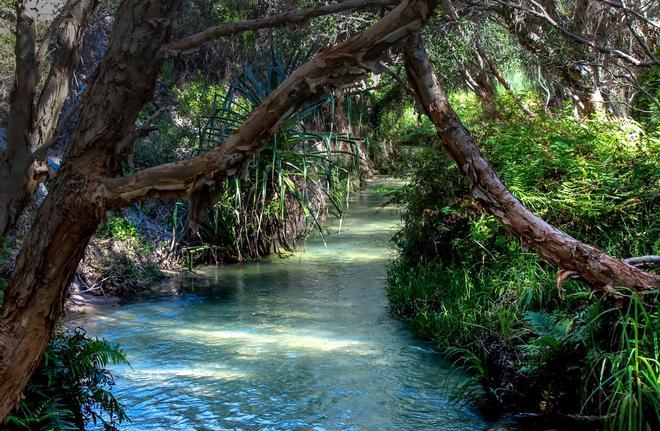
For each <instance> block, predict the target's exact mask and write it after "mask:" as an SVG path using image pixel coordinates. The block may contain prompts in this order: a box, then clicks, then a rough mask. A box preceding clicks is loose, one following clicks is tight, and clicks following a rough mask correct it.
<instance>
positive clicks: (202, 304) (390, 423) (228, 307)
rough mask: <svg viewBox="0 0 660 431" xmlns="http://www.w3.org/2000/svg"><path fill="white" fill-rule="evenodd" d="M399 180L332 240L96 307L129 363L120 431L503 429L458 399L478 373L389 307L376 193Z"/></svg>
mask: <svg viewBox="0 0 660 431" xmlns="http://www.w3.org/2000/svg"><path fill="white" fill-rule="evenodd" d="M392 184H393V183H392V181H391V180H386V179H384V178H376V179H375V180H373V181H371V182H370V183H369V185H368V187H366V188H365V189H364V190H363V191H361V192H359V193H356V194H354V196H353V198H352V199H351V201H350V207H349V210H348V212H347V215H346V216H345V218H344V220H343V223H342V228H341V232H340V233H338V234H332V235H327V236H326V237H325V243H326V244H325V245H324V241H323V239H321V238H317V239H311V240H308V241H307V243H306V244H305V247H304V248H305V250H304V251H303V252H300V253H296V254H295V255H293V256H292V257H290V258H288V259H280V258H278V257H272V258H267V259H264V260H262V261H260V262H257V263H247V264H238V265H223V266H220V267H201V268H196V269H195V273H196V274H195V275H194V276H190V275H188V276H181V277H177V278H174V279H171V280H169V281H168V282H167V283H165V284H164V285H163V288H162V293H161V294H159V295H157V296H155V297H153V298H149V299H144V300H140V301H139V302H137V303H133V304H128V305H122V306H115V307H109V306H108V307H101V308H98V309H96V310H94V312H93V314H92V315H90V316H88V318H87V322H86V324H85V326H86V328H87V330H88V332H89V333H90V334H92V335H96V336H99V337H103V338H106V339H108V340H110V341H113V342H118V343H120V345H121V346H122V348H123V350H124V351H125V353H126V354H127V356H128V359H129V361H130V363H131V366H113V367H111V370H112V371H113V373H114V374H115V376H116V383H117V385H116V387H115V389H114V393H115V395H116V396H117V398H118V399H119V400H120V401H121V402H122V403H123V404H124V405H125V406H126V408H127V412H128V414H129V416H130V417H131V419H132V422H131V423H130V424H127V425H124V426H122V429H125V430H316V431H320V430H362V431H370V430H374V431H375V430H503V429H505V428H503V426H502V425H498V424H493V423H488V422H486V421H485V420H484V419H483V418H481V417H480V416H479V415H478V414H476V413H475V412H474V411H472V410H470V409H469V408H467V407H465V406H461V405H457V404H455V403H452V402H450V401H449V395H450V393H451V391H452V389H453V388H455V386H456V385H457V384H460V383H462V382H463V381H464V379H465V378H466V377H465V376H464V375H462V374H460V373H458V372H457V371H455V370H452V369H451V368H450V367H449V366H448V365H447V364H446V363H444V362H443V361H442V359H441V357H440V356H439V354H438V353H437V352H435V351H434V350H433V349H432V348H430V346H429V345H428V344H426V343H425V342H424V341H422V340H419V339H418V338H416V337H415V336H414V335H413V334H412V333H411V331H410V330H409V329H408V328H407V327H406V326H405V324H404V323H403V322H401V321H399V320H397V319H396V318H395V317H393V316H392V315H391V314H390V312H389V310H388V303H387V297H386V290H385V275H386V264H387V262H388V260H389V259H391V258H392V257H393V253H394V251H393V249H392V248H391V244H390V243H389V240H390V238H391V237H392V235H393V233H394V231H395V229H396V224H397V223H398V220H399V218H398V217H399V216H398V214H397V211H396V210H395V209H393V208H381V205H382V203H383V198H382V196H381V195H379V194H378V193H376V190H377V188H378V187H383V186H391V185H392ZM332 228H333V227H332V226H331V229H332ZM334 230H338V225H336V224H335V225H334Z"/></svg>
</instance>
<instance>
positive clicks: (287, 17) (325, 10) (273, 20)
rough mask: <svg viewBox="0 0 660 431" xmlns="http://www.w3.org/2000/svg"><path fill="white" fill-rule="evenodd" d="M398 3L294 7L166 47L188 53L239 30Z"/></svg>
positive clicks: (352, 1) (375, 0)
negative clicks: (294, 8)
mask: <svg viewBox="0 0 660 431" xmlns="http://www.w3.org/2000/svg"><path fill="white" fill-rule="evenodd" d="M398 3H399V1H397V0H347V1H344V2H341V3H333V4H329V5H321V6H316V7H313V8H308V9H300V10H293V11H289V12H285V13H282V14H279V15H274V16H272V17H268V18H258V19H250V20H246V21H242V22H239V23H232V24H221V25H218V26H215V27H211V28H208V29H206V30H204V31H201V32H199V33H196V34H193V35H191V36H188V37H185V38H183V39H180V40H178V41H176V42H172V43H169V44H167V45H165V46H164V47H163V51H164V52H165V53H166V54H168V55H172V54H177V53H183V54H186V53H189V52H194V51H196V50H197V49H199V47H200V46H201V45H203V44H205V43H207V42H210V41H212V40H214V39H217V38H219V37H221V36H228V35H231V34H235V33H240V32H244V31H250V30H259V29H263V28H273V27H282V26H285V25H288V24H297V23H301V22H305V21H307V20H309V19H311V18H316V17H320V16H323V15H331V14H335V13H339V12H346V11H352V10H357V9H367V8H377V7H389V6H394V5H396V4H398Z"/></svg>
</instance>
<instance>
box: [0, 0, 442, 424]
mask: <svg viewBox="0 0 660 431" xmlns="http://www.w3.org/2000/svg"><path fill="white" fill-rule="evenodd" d="M178 3H179V2H178V1H177V0H124V2H123V3H122V5H121V7H120V9H119V12H118V15H117V18H116V21H115V27H114V30H113V35H112V38H111V41H110V47H109V51H108V54H107V55H106V57H105V58H104V60H103V62H102V63H101V65H100V66H99V68H98V70H97V72H96V74H95V76H94V79H93V81H92V83H91V85H90V87H89V90H88V92H87V93H86V94H85V98H84V100H83V102H82V103H83V106H82V114H81V118H80V121H79V123H78V127H77V129H76V132H75V134H74V137H73V139H72V142H71V144H70V146H69V149H68V151H67V153H66V155H65V159H64V163H63V164H62V168H61V171H60V172H59V174H58V175H57V177H56V179H55V184H54V187H53V190H52V192H51V193H50V194H49V195H48V197H47V198H46V200H45V202H44V204H43V205H42V206H41V208H40V209H39V212H38V214H37V217H36V220H35V222H34V224H33V227H32V229H31V231H30V233H29V235H28V237H27V238H26V240H25V242H24V244H23V248H22V250H21V253H20V255H19V257H18V261H17V264H16V269H15V272H14V275H13V277H12V279H11V280H10V283H9V286H8V288H7V291H6V293H5V302H4V307H3V309H2V312H1V313H0V421H1V420H2V419H3V418H5V417H6V415H7V414H8V413H9V412H10V411H11V410H12V409H13V408H14V407H15V406H16V405H17V403H18V402H19V399H20V395H21V393H22V391H23V388H24V387H25V385H26V383H27V381H28V379H29V377H30V375H31V373H32V372H33V370H34V368H35V367H36V365H37V363H38V361H39V358H40V356H41V354H42V353H43V350H44V349H45V347H46V345H47V343H48V341H49V339H50V337H51V336H52V332H53V328H54V325H55V323H56V322H57V319H58V318H59V317H60V316H61V314H62V312H63V307H64V301H65V297H66V290H67V288H68V286H69V284H70V282H71V280H72V278H73V275H74V272H75V269H76V267H77V266H78V263H79V262H80V259H81V258H82V256H83V253H84V250H85V247H86V246H87V243H88V242H89V239H90V238H91V236H92V235H93V234H94V232H95V230H96V228H97V226H98V223H99V222H100V221H101V220H102V218H103V216H104V214H105V212H106V210H108V209H111V208H118V207H121V206H127V205H130V204H132V203H133V202H135V201H137V200H140V199H147V198H149V197H155V196H159V197H175V196H189V195H195V194H200V193H205V192H206V191H207V190H208V189H209V188H212V187H213V184H214V183H215V182H216V181H219V180H221V179H222V178H224V176H226V175H230V174H232V173H234V172H236V171H237V170H238V169H239V168H240V164H241V161H242V160H243V159H244V158H245V156H246V155H248V154H251V153H254V152H256V151H257V150H258V149H259V147H260V144H261V143H262V142H263V141H264V140H266V139H268V138H269V137H270V136H272V134H273V133H275V131H276V130H277V128H278V127H279V125H280V123H281V121H282V119H284V118H286V117H287V116H288V115H289V113H291V112H292V111H293V110H294V109H295V108H296V107H298V106H299V105H300V104H302V103H304V102H305V101H307V100H309V99H313V98H315V97H318V96H320V95H322V94H325V90H324V87H326V86H330V87H340V86H342V85H344V84H347V83H349V82H352V81H354V80H356V79H358V78H361V77H362V76H364V74H365V73H366V71H367V70H368V69H369V67H370V63H371V62H372V61H374V62H375V61H376V59H377V57H378V56H379V55H381V54H383V52H384V51H385V50H387V49H389V48H390V47H392V46H393V45H394V44H397V43H399V42H403V40H404V39H405V38H406V37H407V36H409V35H410V34H413V33H415V32H416V31H418V30H419V29H420V28H421V27H422V25H423V22H424V21H425V19H426V18H427V17H428V15H429V14H430V9H431V7H430V5H429V3H430V1H424V0H404V1H402V2H401V4H400V5H399V6H397V7H396V8H395V9H394V10H393V11H392V12H391V13H389V14H388V15H386V16H385V17H384V18H382V19H381V20H380V21H379V22H378V23H377V24H375V25H374V26H373V27H371V28H370V29H368V30H365V31H364V32H362V33H360V34H358V35H356V36H354V37H353V38H351V39H349V40H347V41H346V42H344V43H342V44H340V45H338V46H336V47H334V48H331V49H328V50H326V51H323V52H322V53H320V54H319V55H318V56H317V57H315V58H314V59H312V60H310V61H309V62H308V63H306V64H304V65H303V66H301V67H300V68H298V69H297V70H296V71H295V72H294V73H293V74H292V75H291V76H290V77H289V78H288V79H287V80H286V81H285V82H284V83H283V84H282V85H281V86H280V87H279V88H278V89H276V90H275V91H274V92H273V93H272V94H271V95H270V96H269V97H268V98H267V99H266V100H265V101H264V102H263V103H262V105H260V106H259V107H258V108H257V109H256V110H255V111H254V112H253V113H252V114H251V115H250V117H249V118H248V119H247V120H246V122H245V124H244V125H243V126H241V128H240V129H239V130H238V131H237V132H236V133H235V134H234V135H232V136H231V137H230V138H228V139H227V140H226V141H225V142H224V143H223V144H222V145H220V146H218V147H216V148H214V149H212V150H211V151H209V152H208V153H207V154H205V155H203V156H199V157H197V158H194V159H192V160H188V161H184V162H180V163H175V164H169V165H163V166H160V167H155V168H151V169H148V170H145V171H143V172H140V173H138V174H135V175H132V176H130V177H126V178H117V177H118V175H119V174H120V172H119V161H120V159H121V157H122V154H124V151H125V150H126V149H124V148H121V147H122V146H123V145H124V143H126V142H129V141H130V139H127V137H128V136H131V134H132V133H133V131H134V127H135V126H134V125H135V121H136V118H137V115H138V113H139V111H140V109H141V107H142V106H143V104H144V103H146V102H147V101H148V100H149V99H150V97H151V96H152V93H153V90H154V87H155V78H156V76H157V73H158V70H159V66H160V65H161V63H162V60H163V59H164V58H165V55H163V54H164V52H163V50H162V46H163V45H164V44H165V42H166V41H167V38H168V34H169V31H170V28H171V21H172V17H173V15H174V13H175V11H176V9H177V6H178ZM129 145H130V144H129ZM128 150H129V151H130V148H129V149H128ZM113 178H114V179H113Z"/></svg>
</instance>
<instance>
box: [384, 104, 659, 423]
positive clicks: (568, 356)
mask: <svg viewBox="0 0 660 431" xmlns="http://www.w3.org/2000/svg"><path fill="white" fill-rule="evenodd" d="M499 104H500V106H499V112H500V116H499V118H498V119H493V118H489V119H488V122H486V121H485V119H483V118H480V117H479V116H478V115H464V116H463V120H464V121H465V122H466V123H467V125H468V127H469V128H470V129H471V130H473V132H474V133H475V135H476V136H477V137H478V139H479V142H480V144H481V147H482V149H483V151H484V153H486V155H487V157H488V158H489V160H490V161H491V163H493V165H494V166H495V168H496V169H497V171H498V172H499V173H500V175H501V177H502V178H503V180H504V181H505V182H506V184H507V185H508V187H509V188H510V189H511V190H512V191H513V192H514V193H515V194H516V195H517V197H518V198H520V199H521V200H522V201H523V202H524V203H525V205H527V206H528V207H530V208H532V209H533V210H534V211H535V212H537V213H538V214H539V215H541V216H542V217H543V218H545V219H546V220H548V221H549V222H550V223H552V224H554V225H558V226H560V227H562V228H563V229H565V230H566V231H567V232H568V233H569V234H571V235H573V236H576V237H577V238H580V239H582V240H585V241H586V242H587V243H590V244H594V245H595V246H597V247H599V248H601V249H603V250H605V251H607V252H608V253H610V254H613V255H615V256H618V257H621V258H627V257H631V256H644V255H651V254H658V253H659V252H660V223H659V221H658V220H659V218H658V212H657V208H658V207H657V203H658V186H657V185H658V181H659V180H660V172H659V168H658V166H660V164H659V157H658V154H659V153H658V150H659V144H660V141H659V140H658V137H657V135H656V136H655V137H654V136H649V135H647V134H646V133H645V132H644V130H643V129H642V128H641V127H640V126H639V125H638V124H636V123H634V122H631V121H629V120H625V121H624V120H613V119H608V118H592V119H589V120H581V121H579V120H576V119H574V118H573V117H571V116H569V115H564V114H559V115H558V116H557V117H556V118H550V117H547V116H544V115H543V114H537V115H536V116H535V117H533V118H530V117H526V116H523V115H521V114H519V110H518V109H516V107H515V106H514V105H513V104H512V103H510V101H506V100H500V101H499ZM465 108H466V109H465V112H467V113H468V114H470V113H474V112H475V111H476V110H474V109H472V108H471V107H470V103H469V101H468V102H466V105H465ZM411 157H412V159H411V160H410V161H409V163H410V164H411V165H412V167H413V169H411V171H410V172H411V174H410V177H409V182H408V184H407V185H406V186H404V187H403V188H401V189H399V190H397V191H395V192H393V193H392V194H391V196H390V197H391V201H392V202H393V203H396V204H398V205H400V206H401V208H402V220H403V225H402V228H401V230H400V231H399V232H398V233H397V234H396V236H395V237H394V239H393V241H394V243H395V244H396V246H397V247H398V250H399V253H400V254H399V257H398V259H397V260H395V261H394V262H392V263H391V264H390V266H389V271H388V294H389V298H390V303H391V308H392V310H393V311H394V312H395V313H396V314H398V315H400V316H402V317H403V318H405V319H406V320H407V321H408V322H410V325H411V326H412V327H413V328H414V329H415V330H416V331H418V332H419V333H420V334H421V335H423V336H425V337H427V338H429V339H431V340H433V341H434V343H436V344H437V345H438V346H439V347H440V348H441V349H442V350H443V351H445V352H446V353H447V355H448V357H449V358H450V359H451V360H453V361H455V363H456V364H458V365H459V366H460V367H462V368H463V369H465V370H466V371H467V372H468V373H469V374H470V375H471V376H472V379H471V380H470V382H469V383H468V384H466V385H465V386H463V387H461V388H456V391H455V396H456V398H457V399H461V400H467V401H470V402H477V403H479V404H480V405H481V406H482V407H484V408H486V409H487V410H489V411H491V412H501V411H511V412H516V413H524V414H525V415H524V416H525V417H527V418H530V417H535V418H541V419H544V420H548V421H550V422H549V423H551V424H552V425H554V426H558V425H560V424H561V423H565V424H566V425H567V426H568V424H573V425H574V424H576V423H579V424H580V425H579V426H581V427H585V426H587V427H589V428H595V429H598V428H603V427H604V428H605V429H609V430H622V429H630V430H650V429H658V426H660V418H659V415H660V413H659V412H660V363H659V356H660V344H659V343H658V337H659V329H660V313H659V311H658V306H657V293H651V294H649V295H646V296H645V297H639V296H637V295H634V294H632V295H628V296H626V297H624V298H619V299H612V298H608V297H600V296H597V295H592V293H591V290H590V288H589V286H587V285H586V284H584V283H583V282H581V281H580V280H566V281H564V282H563V283H560V286H559V290H558V284H557V269H556V268H554V267H552V266H551V265H548V264H546V263H544V262H542V261H541V260H540V259H539V258H538V257H537V256H536V255H535V254H534V253H528V252H525V251H523V250H522V249H521V248H520V244H519V243H518V242H517V241H516V240H515V239H514V238H513V237H511V236H509V235H507V233H506V231H505V230H504V228H503V227H502V226H501V225H500V224H499V223H498V222H497V221H496V220H495V219H494V218H493V217H491V216H489V215H487V214H486V213H484V212H483V211H482V210H481V208H479V207H478V206H477V204H476V202H475V201H474V200H473V199H472V198H471V195H470V190H469V186H468V184H467V183H466V181H465V180H464V179H463V178H462V176H461V174H460V173H459V172H458V169H457V168H456V167H455V166H454V165H453V163H452V162H451V161H450V160H449V159H448V158H447V157H445V156H444V154H442V152H441V150H440V149H437V148H426V149H424V150H423V151H421V152H420V153H417V154H416V155H412V156H411ZM582 429H585V428H582Z"/></svg>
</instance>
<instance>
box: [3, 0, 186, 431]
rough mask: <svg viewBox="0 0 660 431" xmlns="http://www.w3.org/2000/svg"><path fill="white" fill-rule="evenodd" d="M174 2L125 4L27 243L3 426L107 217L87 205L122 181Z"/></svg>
mask: <svg viewBox="0 0 660 431" xmlns="http://www.w3.org/2000/svg"><path fill="white" fill-rule="evenodd" d="M178 3H179V2H178V1H176V0H125V1H124V2H123V3H122V5H121V7H120V9H119V12H118V15H117V19H116V24H115V29H114V32H113V36H112V38H111V42H110V47H109V52H108V54H107V55H106V57H105V59H104V60H103V62H102V63H101V65H100V66H99V69H98V70H97V73H96V74H95V76H94V78H93V80H92V83H91V85H90V87H89V91H88V92H87V93H86V94H85V100H84V102H83V103H84V108H83V110H82V114H81V118H80V121H79V124H78V127H77V129H76V132H75V134H74V136H73V138H72V142H71V144H70V146H69V149H68V151H67V154H66V155H65V162H64V163H63V165H62V168H61V171H60V172H59V174H58V176H57V177H56V179H55V184H54V187H53V190H52V192H51V193H50V194H49V195H48V197H47V198H46V200H45V202H44V204H43V205H42V206H41V208H40V209H39V211H38V214H37V217H36V219H35V221H34V224H33V226H32V229H31V231H30V233H29V235H28V236H27V238H26V239H25V241H24V244H23V247H22V249H21V253H20V255H19V257H18V260H17V263H16V268H15V271H14V274H13V276H12V278H11V280H10V283H9V286H8V287H7V290H6V292H5V300H4V307H3V309H2V312H1V313H0V421H1V420H2V419H4V418H5V417H6V416H7V414H8V413H9V412H10V411H11V410H12V409H13V408H14V407H15V406H16V405H17V404H18V402H19V399H20V395H21V393H22V392H23V388H24V387H25V385H26V383H27V381H28V379H29V378H30V375H31V374H32V372H33V371H34V368H35V367H36V366H37V364H38V362H39V359H40V357H41V354H42V353H43V351H44V349H45V347H46V345H47V343H48V341H49V340H50V337H51V336H52V332H53V329H54V326H55V323H56V322H57V320H58V318H59V317H60V316H61V314H62V311H63V307H64V300H65V296H66V291H67V288H68V286H69V284H70V282H71V280H72V278H73V275H74V272H75V270H76V267H77V266H78V263H79V261H80V259H81V258H82V256H83V253H84V251H85V247H86V246H87V243H88V241H89V239H90V238H91V236H92V235H93V234H94V232H95V231H96V227H97V225H98V223H99V222H100V220H101V219H102V217H103V215H104V212H105V211H104V208H101V207H98V206H97V205H96V202H94V201H93V200H92V199H90V198H89V196H90V194H91V193H93V191H94V190H96V188H97V187H98V185H99V184H100V183H101V181H102V180H103V179H104V178H107V177H109V176H115V175H118V173H119V169H118V160H117V159H118V156H117V152H116V148H115V146H116V144H117V143H118V142H121V141H122V138H123V137H124V136H126V135H127V134H129V133H130V132H131V131H132V130H133V128H134V124H135V120H136V118H137V115H138V113H139V111H140V109H141V108H142V106H143V104H144V103H146V102H147V101H148V100H149V99H150V98H151V96H152V93H153V89H154V86H155V79H156V76H157V73H158V70H159V67H160V60H159V57H158V55H157V53H158V52H159V50H160V48H161V46H162V45H163V44H164V43H165V42H166V41H167V39H168V36H169V32H170V28H171V23H172V17H173V15H174V12H175V11H176V9H177V7H178Z"/></svg>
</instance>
